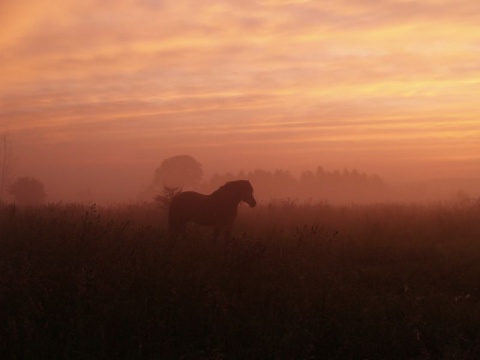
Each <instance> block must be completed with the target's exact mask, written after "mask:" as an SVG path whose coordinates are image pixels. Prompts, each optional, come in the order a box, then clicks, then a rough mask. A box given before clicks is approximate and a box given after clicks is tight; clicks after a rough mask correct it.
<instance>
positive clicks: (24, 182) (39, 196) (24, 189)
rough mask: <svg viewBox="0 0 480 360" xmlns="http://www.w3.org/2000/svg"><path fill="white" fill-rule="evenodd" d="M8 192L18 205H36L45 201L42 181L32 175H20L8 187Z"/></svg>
mask: <svg viewBox="0 0 480 360" xmlns="http://www.w3.org/2000/svg"><path fill="white" fill-rule="evenodd" d="M9 192H10V194H11V195H12V196H13V198H14V200H15V202H17V203H18V204H19V205H38V204H41V203H43V202H44V201H45V197H46V193H45V187H44V186H43V183H42V182H40V181H39V180H37V179H35V178H33V177H28V176H24V177H20V178H18V179H17V180H16V181H15V182H14V183H13V184H12V185H11V186H10V188H9Z"/></svg>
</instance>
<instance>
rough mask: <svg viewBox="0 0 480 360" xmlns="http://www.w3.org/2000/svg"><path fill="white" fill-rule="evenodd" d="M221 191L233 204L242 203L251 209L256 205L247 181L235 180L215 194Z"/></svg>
mask: <svg viewBox="0 0 480 360" xmlns="http://www.w3.org/2000/svg"><path fill="white" fill-rule="evenodd" d="M219 191H222V192H224V193H225V194H228V195H227V196H228V197H229V198H231V199H232V200H234V201H235V202H237V203H238V202H240V201H244V202H246V203H247V204H248V205H250V206H251V207H254V206H255V205H257V201H256V200H255V198H254V197H253V187H252V184H250V181H248V180H236V181H230V182H227V183H226V184H225V185H223V186H222V187H221V188H220V189H218V190H217V192H219Z"/></svg>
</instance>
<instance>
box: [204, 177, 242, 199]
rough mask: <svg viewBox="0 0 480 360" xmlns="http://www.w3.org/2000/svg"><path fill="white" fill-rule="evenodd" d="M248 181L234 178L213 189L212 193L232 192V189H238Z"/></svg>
mask: <svg viewBox="0 0 480 360" xmlns="http://www.w3.org/2000/svg"><path fill="white" fill-rule="evenodd" d="M245 183H248V180H235V181H229V182H227V183H225V184H224V185H222V186H220V187H219V188H218V189H217V190H215V191H214V192H213V193H212V195H213V196H215V195H224V194H228V193H230V192H232V191H233V190H238V189H241V188H242V185H244V184H245Z"/></svg>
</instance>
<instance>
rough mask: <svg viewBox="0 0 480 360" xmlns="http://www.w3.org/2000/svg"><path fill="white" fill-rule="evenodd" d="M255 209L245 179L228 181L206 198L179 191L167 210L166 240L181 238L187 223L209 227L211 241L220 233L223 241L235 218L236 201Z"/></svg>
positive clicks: (248, 185) (192, 192) (253, 199)
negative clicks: (212, 230) (211, 231)
mask: <svg viewBox="0 0 480 360" xmlns="http://www.w3.org/2000/svg"><path fill="white" fill-rule="evenodd" d="M242 201H244V202H246V203H247V204H248V205H250V207H252V208H253V207H255V205H256V204H257V201H256V200H255V198H254V197H253V187H252V185H251V184H250V182H249V181H248V180H236V181H229V182H227V183H225V185H223V186H221V187H220V188H218V189H217V190H215V191H214V192H213V193H212V194H210V195H204V194H200V193H197V192H195V191H184V192H180V193H178V194H177V195H175V196H174V197H173V198H172V201H171V202H170V207H169V211H168V232H169V234H170V238H173V239H175V238H177V236H178V234H182V235H185V233H186V229H187V223H188V222H194V223H197V224H200V225H205V226H213V227H214V232H213V240H216V239H217V238H218V236H219V234H220V231H221V230H224V231H225V238H226V239H228V238H229V237H230V233H231V229H232V226H233V223H234V221H235V218H236V217H237V207H238V205H239V204H240V202H242Z"/></svg>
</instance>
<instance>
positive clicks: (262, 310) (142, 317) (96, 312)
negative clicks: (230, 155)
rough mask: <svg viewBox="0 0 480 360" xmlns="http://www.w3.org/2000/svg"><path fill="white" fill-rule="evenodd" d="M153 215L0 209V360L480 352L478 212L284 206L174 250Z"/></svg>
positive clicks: (158, 215)
mask: <svg viewBox="0 0 480 360" xmlns="http://www.w3.org/2000/svg"><path fill="white" fill-rule="evenodd" d="M164 217H165V215H164V214H163V213H162V212H161V211H160V210H158V209H157V208H155V207H154V206H150V205H129V206H117V207H110V208H97V207H95V206H92V207H85V206H80V205H62V204H59V205H50V206H45V207H38V208H16V207H13V206H2V207H1V208H0V357H1V358H5V359H7V358H13V359H23V358H35V359H38V358H49V359H51V358H62V359H94V358H95V359H100V358H105V359H110V358H112V359H113V358H115V359H118V358H128V359H133V358H140V359H385V358H389V359H406V358H411V359H453V358H456V359H458V358H462V359H468V358H472V359H473V358H476V356H477V354H478V353H479V351H480V326H479V324H480V243H479V242H480V204H479V203H475V202H470V203H468V204H462V205H460V204H449V205H442V204H432V205H422V206H420V205H400V204H386V205H357V206H354V205H352V206H330V205H328V204H303V205H299V204H294V203H292V202H288V201H282V202H276V203H269V204H264V205H260V206H258V207H257V208H255V209H254V210H251V209H243V208H242V209H240V216H239V218H238V221H237V223H236V227H235V236H234V237H233V239H231V240H230V241H217V242H212V241H211V240H210V234H209V233H208V231H205V230H204V229H202V228H197V227H192V228H191V229H190V230H191V231H190V233H189V235H188V237H187V238H185V239H182V240H179V241H177V242H175V243H172V242H170V241H169V240H168V238H167V236H166V229H165V219H164Z"/></svg>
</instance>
